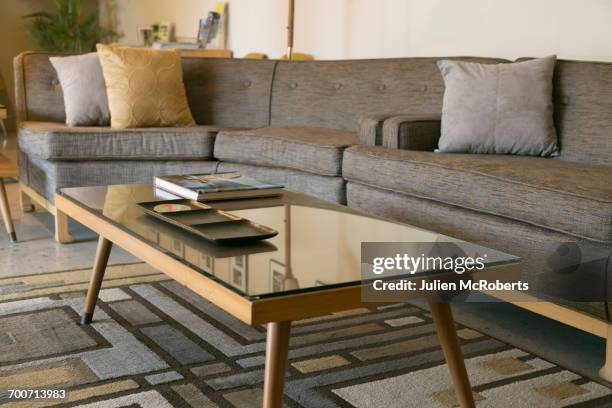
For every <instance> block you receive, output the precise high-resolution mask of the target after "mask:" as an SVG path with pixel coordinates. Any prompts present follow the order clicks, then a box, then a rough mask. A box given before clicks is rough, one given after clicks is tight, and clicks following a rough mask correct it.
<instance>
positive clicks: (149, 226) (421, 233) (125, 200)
mask: <svg viewBox="0 0 612 408" xmlns="http://www.w3.org/2000/svg"><path fill="white" fill-rule="evenodd" d="M60 194H61V195H62V196H63V197H65V198H67V199H70V200H72V201H74V202H76V203H77V204H79V205H80V206H82V207H84V208H85V209H87V210H88V211H90V212H92V213H94V214H96V215H97V216H100V217H102V218H103V219H106V220H108V221H109V222H111V223H113V224H115V225H117V226H119V227H120V228H122V229H123V230H124V231H126V232H128V233H130V234H131V235H132V236H135V237H137V238H139V239H142V240H144V241H146V242H147V243H149V244H150V245H152V246H154V247H156V248H157V249H158V250H159V251H161V252H163V253H165V254H168V255H170V256H172V257H174V258H176V259H178V260H179V261H181V262H183V263H185V264H187V265H188V266H190V267H191V268H192V269H194V270H196V271H198V272H200V273H202V274H204V275H205V276H207V277H209V278H211V279H214V280H216V281H218V282H220V283H222V284H223V285H224V286H226V287H228V288H230V289H232V290H234V291H235V292H237V293H239V294H241V295H242V296H245V297H247V298H249V299H259V298H264V297H270V296H278V295H283V294H291V293H298V292H303V291H314V290H322V289H328V288H333V287H341V286H348V285H357V284H360V283H361V281H362V273H361V268H362V262H361V244H362V242H396V243H405V242H408V243H411V242H412V243H439V242H452V243H454V244H456V245H457V246H458V247H460V248H461V249H462V250H463V251H464V252H465V253H466V254H468V255H474V254H481V255H482V254H486V255H487V257H486V262H485V265H486V266H495V265H503V264H508V263H514V262H517V261H518V260H519V258H517V257H515V256H513V255H509V254H506V253H503V252H500V251H496V250H494V249H490V248H485V247H482V246H479V245H476V244H471V243H468V242H465V241H461V240H457V239H454V238H451V237H448V236H444V235H441V234H437V233H435V232H431V231H426V230H423V229H420V228H417V227H414V226H410V225H406V224H401V223H398V222H394V221H390V220H386V219H382V218H379V217H376V216H372V215H368V214H365V213H362V212H358V211H354V210H351V209H349V208H347V207H345V206H342V205H339V204H333V203H329V202H326V201H322V200H319V199H316V198H313V197H310V196H307V195H304V194H299V193H295V192H291V191H288V190H287V191H286V192H284V193H283V195H282V196H279V197H270V198H259V199H243V200H227V201H211V202H207V203H206V204H208V205H210V206H212V207H213V208H216V209H219V210H223V211H226V212H229V213H230V214H234V215H237V216H239V217H243V218H246V219H248V220H250V221H253V222H256V223H259V224H262V225H264V226H267V227H270V228H273V229H275V230H276V231H278V235H276V236H275V237H273V238H270V239H267V240H264V241H259V242H255V243H248V244H240V245H233V246H227V245H217V244H214V243H211V242H208V241H206V240H204V239H203V238H201V237H198V236H196V235H193V234H190V233H189V232H187V231H183V230H181V229H180V228H178V227H176V226H173V225H171V224H169V223H165V222H163V221H160V220H158V219H156V218H154V217H152V216H150V215H147V214H145V213H144V211H143V210H142V209H141V208H140V207H139V206H138V205H137V203H139V202H146V201H155V200H168V199H173V198H176V199H179V197H176V196H173V195H171V194H169V193H167V192H164V191H161V190H157V189H155V188H154V187H153V186H152V185H150V184H129V185H110V186H101V187H76V188H64V189H62V190H61V191H60ZM426 272H428V271H427V270H422V271H420V272H419V273H426ZM431 272H433V271H431Z"/></svg>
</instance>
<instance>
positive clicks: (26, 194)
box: [19, 181, 74, 244]
mask: <svg viewBox="0 0 612 408" xmlns="http://www.w3.org/2000/svg"><path fill="white" fill-rule="evenodd" d="M19 196H20V199H21V207H22V208H23V210H24V211H26V212H28V210H29V211H33V210H34V206H33V205H32V202H35V203H36V204H38V205H39V206H41V207H42V208H44V209H45V210H47V211H49V212H50V213H51V214H53V216H54V217H55V240H56V241H57V242H59V243H62V244H69V243H71V242H74V237H73V236H72V235H71V234H70V231H69V230H68V217H67V216H66V214H64V213H63V212H61V211H59V210H58V209H57V208H56V207H55V206H54V205H53V204H52V203H50V202H49V201H48V200H47V199H46V198H45V197H43V196H42V195H41V194H39V193H38V192H36V191H34V189H32V188H31V187H29V186H27V185H26V184H24V183H23V182H21V181H20V182H19Z"/></svg>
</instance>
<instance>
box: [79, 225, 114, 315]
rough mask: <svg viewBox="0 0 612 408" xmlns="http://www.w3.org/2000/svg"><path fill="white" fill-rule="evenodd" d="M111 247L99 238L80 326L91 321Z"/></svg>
mask: <svg viewBox="0 0 612 408" xmlns="http://www.w3.org/2000/svg"><path fill="white" fill-rule="evenodd" d="M112 246H113V243H112V242H110V241H109V240H108V239H106V238H104V237H103V236H100V238H99V239H98V249H97V250H96V259H95V261H94V266H93V271H92V273H91V280H90V281H89V289H88V290H87V299H86V300H85V312H84V313H83V318H82V319H81V323H82V324H89V323H91V321H92V319H93V313H94V309H95V307H96V302H97V301H98V294H99V293H100V287H101V286H102V279H104V272H106V265H107V263H108V256H109V255H110V252H111V248H112Z"/></svg>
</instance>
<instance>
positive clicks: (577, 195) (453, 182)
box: [342, 146, 612, 242]
mask: <svg viewBox="0 0 612 408" xmlns="http://www.w3.org/2000/svg"><path fill="white" fill-rule="evenodd" d="M364 169H369V171H364ZM342 174H343V176H344V178H346V179H347V180H349V181H356V182H360V183H363V184H367V185H372V186H377V187H381V188H385V189H388V190H392V191H397V192H402V193H406V194H410V195H413V196H417V197H422V198H427V199H431V200H436V201H439V202H443V203H446V204H452V205H456V206H459V207H464V208H469V209H473V210H476V211H482V212H486V213H489V214H495V215H501V216H504V217H508V218H512V219H516V220H519V221H523V222H527V223H530V224H534V225H538V226H543V227H546V228H549V229H552V230H557V231H561V232H564V233H567V234H571V235H575V236H578V237H584V238H587V239H592V240H596V241H601V242H612V183H610V180H612V167H607V166H593V165H583V164H579V163H568V162H563V161H561V160H551V159H544V158H534V157H520V156H504V155H471V154H444V153H433V152H418V151H412V150H393V149H385V148H382V147H369V146H355V147H351V148H349V149H347V150H346V151H345V154H344V160H343V172H342Z"/></svg>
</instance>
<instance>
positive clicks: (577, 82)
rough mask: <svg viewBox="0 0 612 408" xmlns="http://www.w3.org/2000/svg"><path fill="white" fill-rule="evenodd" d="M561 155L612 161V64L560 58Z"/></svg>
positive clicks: (605, 162) (557, 77) (556, 79)
mask: <svg viewBox="0 0 612 408" xmlns="http://www.w3.org/2000/svg"><path fill="white" fill-rule="evenodd" d="M553 81H554V84H553V92H554V98H553V100H554V103H555V113H554V117H555V127H556V128H557V136H558V137H559V148H560V150H559V153H560V156H559V158H560V159H562V160H568V161H577V162H581V163H592V164H603V165H607V166H611V165H612V115H611V114H610V111H611V109H612V64H611V63H606V62H591V61H564V60H559V61H557V64H556V65H555V75H554V77H553Z"/></svg>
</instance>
